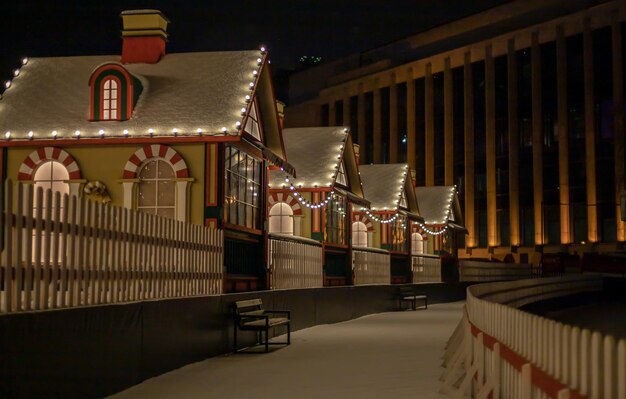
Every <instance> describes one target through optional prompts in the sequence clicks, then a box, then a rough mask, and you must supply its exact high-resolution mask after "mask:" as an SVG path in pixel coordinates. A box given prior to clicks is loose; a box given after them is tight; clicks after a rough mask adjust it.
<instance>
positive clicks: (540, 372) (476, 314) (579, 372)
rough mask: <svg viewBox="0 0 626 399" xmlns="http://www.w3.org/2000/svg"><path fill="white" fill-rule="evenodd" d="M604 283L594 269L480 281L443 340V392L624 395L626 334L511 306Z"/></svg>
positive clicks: (625, 398) (595, 398)
mask: <svg viewBox="0 0 626 399" xmlns="http://www.w3.org/2000/svg"><path fill="white" fill-rule="evenodd" d="M600 289H602V279H601V277H598V276H568V277H555V278H546V279H532V280H520V281H513V282H501V283H492V284H480V285H475V286H471V287H469V288H468V289H467V304H466V312H465V316H464V317H463V320H462V321H461V323H460V324H459V326H458V327H457V329H456V331H455V332H454V334H453V335H452V337H451V338H450V340H449V341H448V346H447V349H446V354H445V356H444V366H445V367H446V370H445V372H444V374H443V375H442V380H443V387H442V391H443V392H448V391H451V390H453V389H456V392H454V395H453V397H457V398H461V397H464V396H465V395H466V394H467V393H468V392H471V393H472V394H473V396H474V397H479V398H486V397H492V398H500V397H502V398H522V399H529V398H558V399H566V398H591V399H603V398H604V399H609V398H611V399H626V340H624V339H622V340H619V341H616V340H615V339H614V338H613V337H612V336H610V335H603V334H601V333H599V332H592V331H590V330H588V329H582V330H581V329H580V328H578V327H572V326H569V325H565V324H562V323H559V322H556V321H553V320H548V319H545V318H543V317H539V316H535V315H532V314H530V313H526V312H523V311H520V310H518V309H516V307H519V306H522V305H524V304H527V303H530V302H534V301H538V300H543V299H548V298H554V297H559V296H565V295H571V294H576V293H580V292H588V291H595V290H600Z"/></svg>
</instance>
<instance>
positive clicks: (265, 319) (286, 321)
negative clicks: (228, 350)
mask: <svg viewBox="0 0 626 399" xmlns="http://www.w3.org/2000/svg"><path fill="white" fill-rule="evenodd" d="M232 307H233V322H234V325H233V331H234V335H235V336H234V340H233V352H235V353H236V352H237V330H242V331H257V332H259V334H261V336H260V338H263V331H265V342H262V340H259V341H261V342H260V343H264V344H265V352H268V351H269V345H270V344H271V345H274V344H286V345H289V344H291V311H289V310H269V309H263V302H262V301H261V299H260V298H256V299H248V300H245V301H237V302H235V303H233V304H232ZM273 315H283V317H273ZM278 326H287V342H269V330H270V328H274V327H278Z"/></svg>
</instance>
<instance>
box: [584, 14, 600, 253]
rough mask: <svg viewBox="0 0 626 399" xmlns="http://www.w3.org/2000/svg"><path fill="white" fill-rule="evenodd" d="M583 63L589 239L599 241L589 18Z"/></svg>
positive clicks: (591, 46) (585, 34) (585, 35)
mask: <svg viewBox="0 0 626 399" xmlns="http://www.w3.org/2000/svg"><path fill="white" fill-rule="evenodd" d="M583 25H584V27H583V62H584V66H583V68H584V73H585V76H584V86H585V179H586V184H587V239H588V240H589V242H597V241H598V206H597V204H598V202H597V194H596V127H595V112H594V108H595V96H594V83H593V40H592V36H591V27H590V25H589V18H585V20H584V22H583Z"/></svg>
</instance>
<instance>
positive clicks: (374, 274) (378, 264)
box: [352, 247, 391, 285]
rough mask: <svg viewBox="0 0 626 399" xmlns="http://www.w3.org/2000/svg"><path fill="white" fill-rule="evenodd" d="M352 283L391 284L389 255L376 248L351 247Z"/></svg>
mask: <svg viewBox="0 0 626 399" xmlns="http://www.w3.org/2000/svg"><path fill="white" fill-rule="evenodd" d="M352 270H353V271H354V285H363V284H391V257H390V256H389V252H387V251H385V250H383V249H377V248H365V247H353V248H352Z"/></svg>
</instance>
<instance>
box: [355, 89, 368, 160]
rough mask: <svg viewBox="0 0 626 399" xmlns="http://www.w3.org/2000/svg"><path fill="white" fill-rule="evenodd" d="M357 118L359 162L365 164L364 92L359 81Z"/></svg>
mask: <svg viewBox="0 0 626 399" xmlns="http://www.w3.org/2000/svg"><path fill="white" fill-rule="evenodd" d="M357 103H358V104H357V120H358V125H359V126H358V133H357V135H358V141H359V147H360V150H359V152H360V154H361V156H360V158H359V164H366V163H367V162H368V161H369V160H368V159H367V143H366V142H365V141H366V138H365V92H364V91H363V83H359V94H358V101H357Z"/></svg>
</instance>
